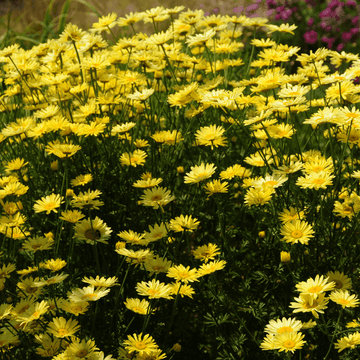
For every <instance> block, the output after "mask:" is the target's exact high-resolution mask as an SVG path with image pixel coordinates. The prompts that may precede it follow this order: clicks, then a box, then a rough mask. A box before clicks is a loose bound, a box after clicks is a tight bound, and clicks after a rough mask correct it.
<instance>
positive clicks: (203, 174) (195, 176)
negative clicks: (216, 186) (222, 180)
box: [184, 163, 216, 184]
mask: <svg viewBox="0 0 360 360" xmlns="http://www.w3.org/2000/svg"><path fill="white" fill-rule="evenodd" d="M215 170H216V166H214V164H204V163H201V165H195V166H192V167H191V171H190V172H189V173H187V174H186V175H185V177H184V182H185V184H196V183H198V182H200V181H202V180H205V179H208V178H210V177H211V176H212V175H213V174H214V173H215Z"/></svg>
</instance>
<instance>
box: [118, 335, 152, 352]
mask: <svg viewBox="0 0 360 360" xmlns="http://www.w3.org/2000/svg"><path fill="white" fill-rule="evenodd" d="M124 345H125V349H126V350H128V351H129V352H130V353H133V352H136V353H139V355H140V356H142V355H150V353H151V352H152V351H154V350H157V348H158V346H157V345H156V343H155V341H154V339H153V338H152V336H150V335H149V334H146V335H145V336H144V337H143V335H142V333H140V334H139V335H137V334H133V335H132V336H131V335H128V339H127V340H125V341H124Z"/></svg>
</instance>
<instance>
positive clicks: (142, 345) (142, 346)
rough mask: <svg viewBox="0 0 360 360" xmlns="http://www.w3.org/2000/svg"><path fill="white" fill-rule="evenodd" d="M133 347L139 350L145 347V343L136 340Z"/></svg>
mask: <svg viewBox="0 0 360 360" xmlns="http://www.w3.org/2000/svg"><path fill="white" fill-rule="evenodd" d="M135 347H136V348H137V349H139V350H143V349H146V347H147V345H146V344H145V343H144V342H143V341H138V342H137V343H135Z"/></svg>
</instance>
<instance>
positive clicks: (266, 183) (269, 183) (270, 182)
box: [264, 180, 278, 186]
mask: <svg viewBox="0 0 360 360" xmlns="http://www.w3.org/2000/svg"><path fill="white" fill-rule="evenodd" d="M277 183H278V182H277V181H275V180H269V181H266V182H264V185H270V186H274V185H276V184H277Z"/></svg>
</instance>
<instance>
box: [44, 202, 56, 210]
mask: <svg viewBox="0 0 360 360" xmlns="http://www.w3.org/2000/svg"><path fill="white" fill-rule="evenodd" d="M55 207H56V203H54V202H50V203H48V204H45V205H44V209H46V210H52V209H54V208H55Z"/></svg>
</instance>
